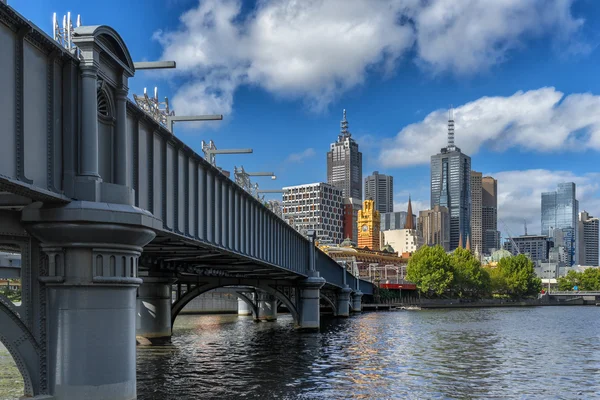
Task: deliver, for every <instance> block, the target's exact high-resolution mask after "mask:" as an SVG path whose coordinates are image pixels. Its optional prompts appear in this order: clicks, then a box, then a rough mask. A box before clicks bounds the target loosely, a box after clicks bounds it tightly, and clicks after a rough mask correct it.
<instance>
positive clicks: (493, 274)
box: [485, 267, 508, 295]
mask: <svg viewBox="0 0 600 400" xmlns="http://www.w3.org/2000/svg"><path fill="white" fill-rule="evenodd" d="M485 269H486V270H487V272H488V275H489V277H490V291H491V292H492V293H494V294H499V295H505V294H507V293H508V286H507V283H506V279H505V277H504V274H503V273H502V269H500V268H499V267H493V268H485Z"/></svg>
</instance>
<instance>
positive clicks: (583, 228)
mask: <svg viewBox="0 0 600 400" xmlns="http://www.w3.org/2000/svg"><path fill="white" fill-rule="evenodd" d="M599 226H600V225H599V220H598V218H594V217H592V216H591V215H590V214H588V213H587V212H586V211H581V212H580V213H579V220H578V221H577V237H578V239H579V243H578V255H579V260H578V264H579V265H585V266H598V263H599V260H598V246H599V245H600V243H599V242H598V239H599Z"/></svg>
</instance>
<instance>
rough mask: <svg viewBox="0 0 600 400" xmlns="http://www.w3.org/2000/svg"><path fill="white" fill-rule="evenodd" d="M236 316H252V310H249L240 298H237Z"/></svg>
mask: <svg viewBox="0 0 600 400" xmlns="http://www.w3.org/2000/svg"><path fill="white" fill-rule="evenodd" d="M238 315H243V316H248V315H252V310H251V309H250V306H249V305H248V303H246V301H244V300H242V299H240V298H238Z"/></svg>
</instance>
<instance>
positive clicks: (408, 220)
mask: <svg viewBox="0 0 600 400" xmlns="http://www.w3.org/2000/svg"><path fill="white" fill-rule="evenodd" d="M406 213H407V215H406V222H405V223H404V229H415V221H413V213H412V204H411V202H410V194H409V195H408V210H406Z"/></svg>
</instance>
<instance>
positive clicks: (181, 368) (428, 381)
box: [138, 307, 600, 399]
mask: <svg viewBox="0 0 600 400" xmlns="http://www.w3.org/2000/svg"><path fill="white" fill-rule="evenodd" d="M599 338H600V308H595V307H561V308H558V307H552V308H522V309H508V308H506V309H479V310H477V309H469V310H437V311H420V312H387V313H366V314H363V315H359V316H354V317H352V318H349V319H328V320H324V321H323V324H322V329H321V332H318V333H299V332H296V331H294V329H293V321H292V319H291V318H290V317H289V316H280V318H279V320H278V321H277V322H276V323H255V322H253V321H252V318H251V317H237V316H181V317H178V319H177V322H176V325H175V330H174V337H173V344H172V345H170V346H165V347H138V396H139V398H140V399H188V398H189V399H195V398H207V399H208V398H211V399H212V398H219V399H238V398H248V399H258V398H260V399H271V398H278V399H297V398H300V399H330V398H332V399H373V398H376V399H389V398H415V399H417V398H418V399H422V398H444V399H445V398H461V399H475V398H586V399H588V398H597V397H600V340H598V339H599Z"/></svg>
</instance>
